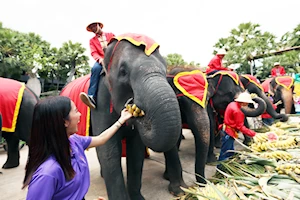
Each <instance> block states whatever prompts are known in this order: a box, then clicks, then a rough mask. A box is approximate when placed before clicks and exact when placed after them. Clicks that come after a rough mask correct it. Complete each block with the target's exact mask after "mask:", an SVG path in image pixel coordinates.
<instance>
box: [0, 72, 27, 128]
mask: <svg viewBox="0 0 300 200" xmlns="http://www.w3.org/2000/svg"><path fill="white" fill-rule="evenodd" d="M24 90H25V84H24V83H21V82H19V81H15V80H12V79H8V78H0V113H2V131H5V132H15V129H16V124H17V119H18V115H19V110H20V106H21V103H22V97H23V94H24Z"/></svg>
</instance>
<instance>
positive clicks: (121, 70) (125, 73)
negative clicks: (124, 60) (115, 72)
mask: <svg viewBox="0 0 300 200" xmlns="http://www.w3.org/2000/svg"><path fill="white" fill-rule="evenodd" d="M119 74H120V76H126V75H127V71H126V69H125V67H123V66H122V67H120V71H119Z"/></svg>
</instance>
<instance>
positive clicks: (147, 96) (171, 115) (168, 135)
mask: <svg viewBox="0 0 300 200" xmlns="http://www.w3.org/2000/svg"><path fill="white" fill-rule="evenodd" d="M143 77H144V78H142V80H141V81H136V82H135V83H134V85H132V88H133V91H138V93H141V94H143V95H139V96H137V97H136V96H135V97H134V103H135V104H136V105H137V106H138V107H140V108H141V109H142V110H143V111H144V112H145V116H144V117H141V118H137V120H136V122H135V125H136V126H137V128H138V130H139V133H140V136H141V139H142V141H143V143H144V144H145V145H146V146H148V147H150V148H151V149H152V150H154V151H157V152H165V151H168V150H170V149H171V148H172V147H174V146H175V145H176V143H177V141H178V139H179V136H180V132H179V130H181V117H180V110H179V104H178V101H177V98H176V96H175V93H174V91H173V90H172V88H171V86H170V85H169V84H168V82H166V78H165V77H162V76H160V75H156V76H150V77H147V76H143ZM166 141H168V142H166Z"/></svg>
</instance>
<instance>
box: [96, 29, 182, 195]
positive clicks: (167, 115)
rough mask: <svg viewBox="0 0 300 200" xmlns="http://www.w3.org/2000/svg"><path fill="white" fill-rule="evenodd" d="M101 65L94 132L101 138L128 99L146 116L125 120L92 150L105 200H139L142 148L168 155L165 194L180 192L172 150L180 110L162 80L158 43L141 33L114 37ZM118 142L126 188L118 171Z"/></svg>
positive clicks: (178, 171)
mask: <svg viewBox="0 0 300 200" xmlns="http://www.w3.org/2000/svg"><path fill="white" fill-rule="evenodd" d="M104 64H105V70H104V71H106V73H103V74H102V75H101V80H100V82H99V89H98V95H97V108H96V109H95V110H92V111H91V122H92V132H93V134H94V135H97V134H100V133H101V132H102V131H104V130H105V129H107V128H108V127H110V126H111V125H112V124H113V123H115V121H116V120H117V119H118V117H119V113H120V112H121V110H122V109H123V108H124V104H125V103H126V102H127V100H128V99H130V98H133V102H132V103H134V104H136V105H137V106H138V107H139V108H140V109H142V110H143V111H144V113H145V115H144V116H143V117H137V118H132V119H130V120H129V121H128V123H127V125H126V126H123V127H122V128H121V129H120V130H119V131H118V133H117V134H116V135H114V136H113V137H112V138H111V139H110V140H109V141H108V142H107V143H106V144H105V145H103V146H100V147H97V148H96V151H97V156H98V159H99V161H100V164H101V170H102V175H103V177H104V180H105V184H106V188H107V193H108V197H109V199H112V200H120V199H122V200H126V199H131V200H140V199H144V198H143V196H142V194H141V191H140V190H141V178H142V170H143V162H144V152H145V147H146V146H147V147H149V148H151V149H152V150H154V151H156V152H165V154H166V155H168V156H167V157H166V163H167V171H168V174H169V180H170V185H169V190H170V191H171V192H172V193H173V194H175V195H176V194H180V193H181V192H182V190H181V189H180V185H184V182H183V179H182V169H181V163H180V160H179V156H178V151H177V147H176V143H177V141H178V139H179V136H180V133H181V117H180V109H179V104H178V101H177V98H176V95H175V93H174V91H173V90H172V88H171V86H170V85H169V84H168V82H167V79H166V62H165V60H164V58H163V57H162V56H161V55H160V53H159V49H158V45H157V44H156V43H155V42H153V40H151V39H150V38H148V37H146V36H143V35H136V34H129V35H122V36H119V37H117V38H114V39H112V40H111V41H110V43H109V45H108V48H107V49H106V51H105V59H104ZM123 138H126V161H127V165H126V166H127V185H126V184H125V182H124V176H123V172H122V167H121V151H122V149H121V140H122V139H123ZM168 158H172V159H168ZM126 186H127V187H126ZM126 188H127V190H126Z"/></svg>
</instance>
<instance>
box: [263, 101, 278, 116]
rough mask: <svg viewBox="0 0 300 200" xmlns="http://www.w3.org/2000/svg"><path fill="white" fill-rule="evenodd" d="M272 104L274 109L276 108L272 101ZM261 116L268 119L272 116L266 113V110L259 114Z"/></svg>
mask: <svg viewBox="0 0 300 200" xmlns="http://www.w3.org/2000/svg"><path fill="white" fill-rule="evenodd" d="M272 106H273V108H274V110H276V108H277V106H276V105H275V104H273V103H272ZM261 118H264V119H270V118H272V116H271V115H270V114H269V113H267V111H266V112H264V113H263V114H261Z"/></svg>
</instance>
